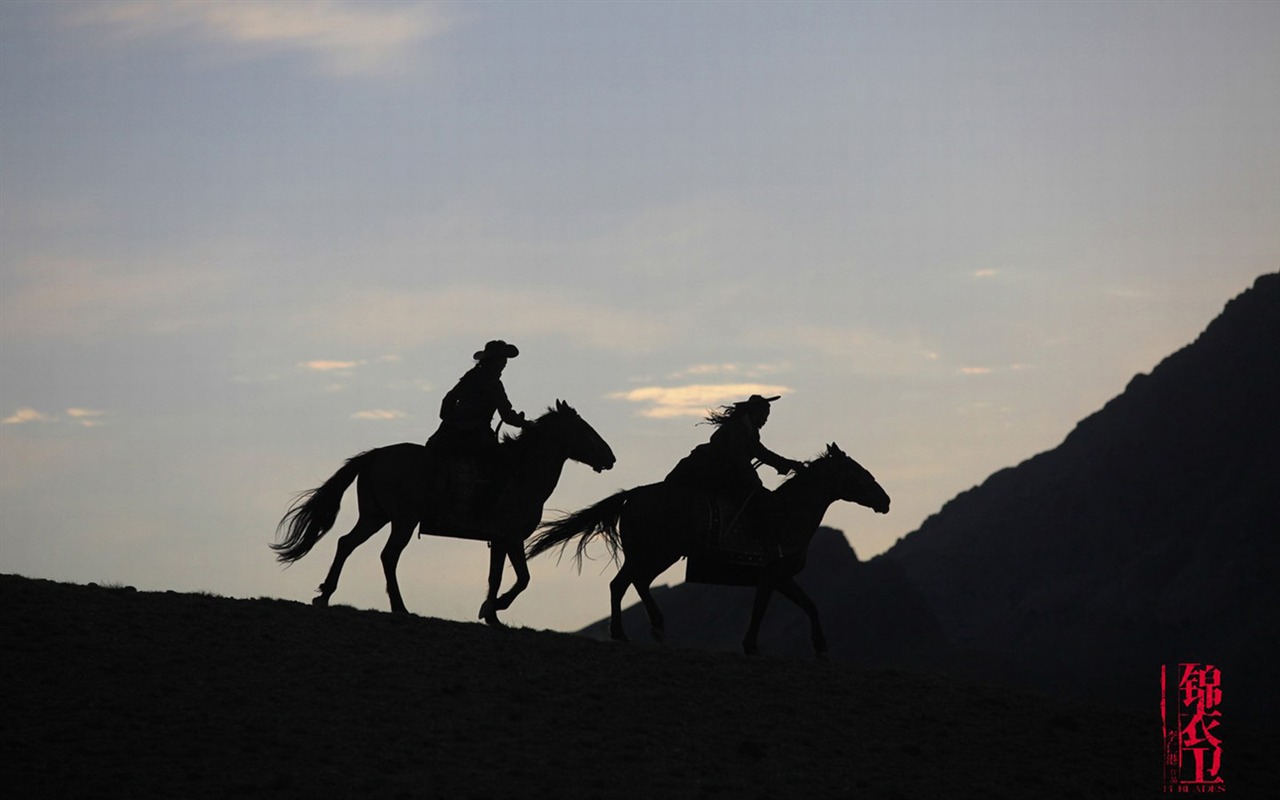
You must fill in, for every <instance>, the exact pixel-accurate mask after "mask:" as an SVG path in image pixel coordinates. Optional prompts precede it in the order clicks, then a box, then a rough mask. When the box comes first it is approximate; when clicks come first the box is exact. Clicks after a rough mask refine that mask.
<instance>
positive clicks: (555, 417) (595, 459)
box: [535, 400, 618, 472]
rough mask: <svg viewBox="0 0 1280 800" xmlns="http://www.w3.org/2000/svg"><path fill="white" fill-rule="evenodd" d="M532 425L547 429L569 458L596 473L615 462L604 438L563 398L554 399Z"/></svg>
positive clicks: (610, 467) (610, 466)
mask: <svg viewBox="0 0 1280 800" xmlns="http://www.w3.org/2000/svg"><path fill="white" fill-rule="evenodd" d="M535 424H536V425H537V426H538V428H539V429H540V430H546V431H548V432H549V435H550V436H551V437H552V438H554V439H556V440H557V441H558V442H559V443H560V444H561V446H563V447H564V448H565V450H564V452H565V454H566V455H567V456H568V457H569V458H571V459H573V460H574V461H577V462H579V463H582V464H586V465H587V466H588V467H591V468H592V469H594V470H595V471H596V472H603V471H605V470H607V469H613V465H614V464H616V463H617V461H618V460H617V459H616V458H615V457H614V455H613V449H612V448H611V447H609V443H608V442H606V441H605V440H604V437H602V436H601V435H600V434H598V433H596V431H595V428H592V427H591V425H590V424H588V423H587V421H586V420H585V419H583V418H582V416H581V415H579V414H578V412H577V411H576V410H575V409H574V408H573V407H572V406H570V405H569V404H568V403H566V402H565V401H563V400H556V404H555V406H554V407H553V408H550V409H548V410H547V413H546V414H543V415H542V416H541V417H539V418H538V419H537V421H536V423H535Z"/></svg>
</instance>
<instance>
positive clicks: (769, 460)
mask: <svg viewBox="0 0 1280 800" xmlns="http://www.w3.org/2000/svg"><path fill="white" fill-rule="evenodd" d="M751 450H752V452H751V456H752V458H754V459H756V460H757V461H763V462H764V463H765V464H768V465H769V466H771V467H773V468H774V469H775V470H777V471H778V474H779V475H785V474H787V473H788V472H794V471H795V470H797V469H799V468H800V467H801V466H802V464H801V463H800V462H799V461H792V460H791V459H789V458H787V457H786V456H780V455H778V454H777V453H775V452H773V451H772V450H770V449H769V448H767V447H765V446H764V445H763V444H761V443H760V442H756V443H755V445H754V446H753V447H752V448H751Z"/></svg>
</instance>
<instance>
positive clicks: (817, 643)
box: [777, 576, 827, 660]
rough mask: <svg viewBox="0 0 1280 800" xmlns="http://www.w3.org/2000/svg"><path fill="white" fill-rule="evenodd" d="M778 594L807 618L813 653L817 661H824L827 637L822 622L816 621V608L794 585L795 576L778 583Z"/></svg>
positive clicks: (796, 585)
mask: <svg viewBox="0 0 1280 800" xmlns="http://www.w3.org/2000/svg"><path fill="white" fill-rule="evenodd" d="M777 588H778V593H779V594H781V595H782V596H783V597H785V598H787V599H788V600H790V601H791V602H793V603H795V604H796V605H798V606H800V609H801V610H802V611H804V613H805V616H807V617H808V618H809V630H810V637H811V640H812V641H813V652H814V653H815V654H816V655H817V657H818V658H819V659H823V660H825V659H826V657H827V637H826V635H825V634H824V633H823V632H822V622H821V621H820V620H819V619H818V606H817V605H816V604H815V603H814V602H813V599H812V598H810V597H809V595H808V593H807V592H805V590H804V589H803V588H802V587H801V586H800V584H798V583H796V579H795V576H790V577H787V578H785V579H784V580H782V581H779V583H778V585H777Z"/></svg>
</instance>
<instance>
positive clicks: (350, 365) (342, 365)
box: [298, 360, 365, 372]
mask: <svg viewBox="0 0 1280 800" xmlns="http://www.w3.org/2000/svg"><path fill="white" fill-rule="evenodd" d="M364 363H365V362H363V361H323V360H321V361H304V362H302V363H301V364H299V365H298V366H300V367H302V368H303V369H307V370H311V371H312V372H334V371H342V372H345V371H347V370H352V369H355V368H356V367H358V366H360V365H362V364H364Z"/></svg>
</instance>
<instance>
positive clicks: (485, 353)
mask: <svg viewBox="0 0 1280 800" xmlns="http://www.w3.org/2000/svg"><path fill="white" fill-rule="evenodd" d="M518 355H520V350H519V349H517V348H516V346H515V345H514V344H507V343H506V342H504V341H502V340H501V339H494V340H493V341H491V342H486V343H485V346H484V349H483V350H481V351H480V352H478V353H476V354H475V355H473V356H472V358H474V359H475V360H476V361H484V360H485V359H486V358H515V357H516V356H518Z"/></svg>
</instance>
